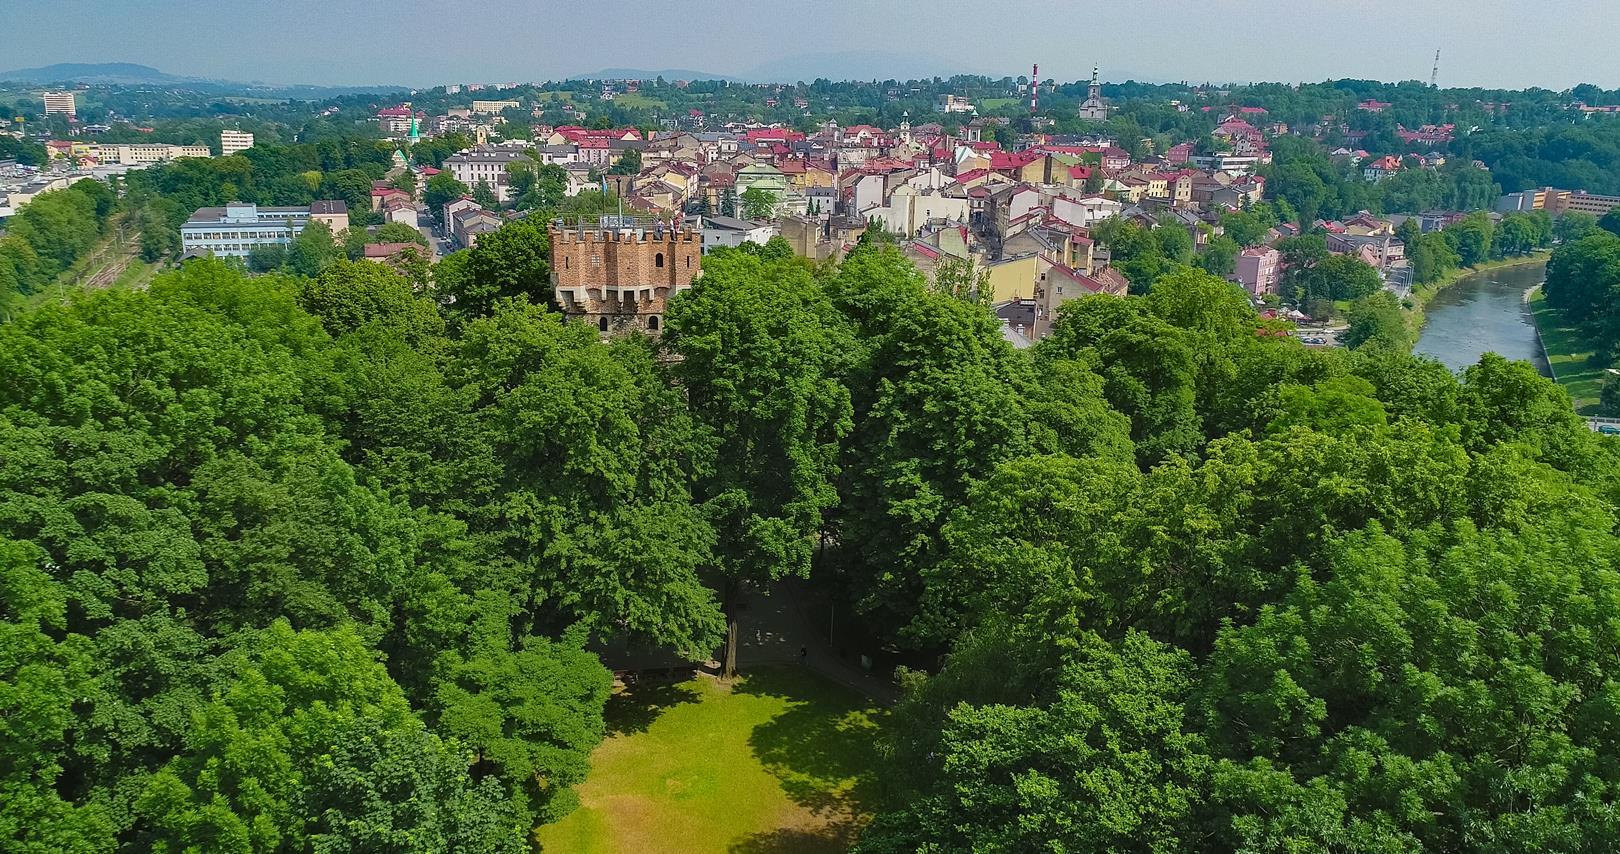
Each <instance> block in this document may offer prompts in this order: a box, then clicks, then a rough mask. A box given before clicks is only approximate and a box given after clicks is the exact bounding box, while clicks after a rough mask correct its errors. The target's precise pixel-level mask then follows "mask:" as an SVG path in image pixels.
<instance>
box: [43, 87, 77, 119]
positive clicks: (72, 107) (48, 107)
mask: <svg viewBox="0 0 1620 854" xmlns="http://www.w3.org/2000/svg"><path fill="white" fill-rule="evenodd" d="M40 98H41V100H43V101H44V102H45V115H47V116H49V115H52V114H56V113H60V114H62V115H65V116H76V115H78V113H79V111H78V107H77V104H76V103H75V101H74V98H73V93H72V92H46V93H45V94H43V95H41V96H40Z"/></svg>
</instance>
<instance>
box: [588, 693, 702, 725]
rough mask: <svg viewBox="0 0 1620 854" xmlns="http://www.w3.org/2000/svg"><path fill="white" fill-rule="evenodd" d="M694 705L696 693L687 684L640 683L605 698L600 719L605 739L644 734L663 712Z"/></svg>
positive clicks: (696, 697)
mask: <svg viewBox="0 0 1620 854" xmlns="http://www.w3.org/2000/svg"><path fill="white" fill-rule="evenodd" d="M697 701H698V693H697V691H696V690H695V689H694V688H693V687H692V685H691V684H690V683H681V682H675V683H672V682H644V683H642V684H639V685H632V686H630V687H627V688H625V689H624V690H623V691H620V692H619V693H617V694H614V695H613V696H611V697H609V698H608V701H607V709H606V710H605V711H604V713H603V717H604V719H605V721H606V723H607V732H608V735H627V734H632V733H638V732H646V731H647V728H648V727H650V726H652V723H653V721H656V720H658V717H659V716H660V715H662V714H663V713H664V712H666V711H669V710H670V709H671V708H674V707H675V706H679V705H682V704H684V703H696V702H697Z"/></svg>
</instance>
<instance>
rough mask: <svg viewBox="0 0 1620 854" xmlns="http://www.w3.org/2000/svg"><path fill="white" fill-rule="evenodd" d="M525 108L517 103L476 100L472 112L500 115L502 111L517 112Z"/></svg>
mask: <svg viewBox="0 0 1620 854" xmlns="http://www.w3.org/2000/svg"><path fill="white" fill-rule="evenodd" d="M521 106H523V105H522V104H519V103H518V102H516V101H506V100H499V101H497V100H489V101H483V100H476V101H473V102H472V111H473V112H475V113H498V112H500V111H502V110H515V109H517V108H518V107H521Z"/></svg>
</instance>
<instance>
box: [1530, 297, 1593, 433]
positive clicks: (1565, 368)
mask: <svg viewBox="0 0 1620 854" xmlns="http://www.w3.org/2000/svg"><path fill="white" fill-rule="evenodd" d="M1526 302H1528V303H1529V305H1530V317H1531V319H1532V320H1534V321H1535V324H1536V335H1537V336H1539V337H1540V339H1541V349H1542V352H1544V353H1546V355H1547V366H1548V367H1549V368H1551V369H1552V375H1553V379H1554V380H1556V381H1557V382H1558V384H1559V385H1561V386H1563V387H1564V390H1565V391H1567V392H1569V397H1570V399H1571V400H1572V401H1574V403H1575V411H1576V412H1578V413H1580V414H1582V415H1595V414H1597V409H1598V398H1599V395H1601V394H1602V392H1603V377H1604V371H1603V369H1602V368H1600V367H1597V366H1595V365H1593V364H1592V362H1591V358H1592V355H1593V353H1595V352H1596V349H1597V348H1595V347H1593V346H1592V344H1591V343H1590V342H1589V341H1588V340H1587V338H1586V335H1585V334H1584V333H1583V332H1582V331H1581V329H1580V327H1578V326H1575V325H1574V324H1571V323H1569V322H1568V321H1566V320H1565V319H1564V318H1563V316H1562V315H1561V314H1559V313H1558V311H1557V310H1556V309H1554V308H1552V307H1551V306H1549V305H1547V294H1546V293H1545V292H1544V291H1543V289H1542V288H1540V287H1537V288H1536V289H1535V290H1534V291H1532V292H1531V293H1530V294H1529V295H1528V297H1527V299H1526Z"/></svg>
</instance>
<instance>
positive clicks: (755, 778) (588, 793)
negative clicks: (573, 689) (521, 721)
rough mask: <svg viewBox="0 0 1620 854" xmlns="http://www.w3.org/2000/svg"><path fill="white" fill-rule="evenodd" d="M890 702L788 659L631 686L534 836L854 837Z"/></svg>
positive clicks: (805, 845)
mask: <svg viewBox="0 0 1620 854" xmlns="http://www.w3.org/2000/svg"><path fill="white" fill-rule="evenodd" d="M885 715H886V712H884V711H881V710H879V709H878V708H877V707H876V705H875V704H873V703H871V702H870V701H868V700H867V699H866V698H864V697H861V696H860V695H858V694H855V693H853V692H850V691H848V690H847V689H845V688H843V687H841V686H838V685H834V684H832V683H830V682H826V681H823V680H822V679H820V678H819V677H816V676H814V675H812V674H810V673H808V672H806V671H803V670H800V669H798V668H794V667H782V668H761V669H760V670H758V671H755V672H753V673H750V674H748V675H747V676H745V677H743V678H742V679H739V680H738V681H737V682H736V683H734V684H732V685H726V684H723V683H721V682H719V681H717V680H714V679H712V678H709V677H699V678H697V679H695V680H692V681H689V682H683V683H680V684H678V685H642V686H637V687H636V688H633V689H630V690H628V691H625V692H623V693H620V694H616V695H615V696H614V697H613V699H611V700H610V701H609V702H608V710H607V723H608V733H609V734H608V738H607V740H606V741H604V742H602V744H601V746H599V747H598V748H597V749H596V751H595V752H594V753H593V754H591V772H590V776H589V777H588V778H586V780H585V782H584V784H583V785H581V786H580V787H579V795H580V807H579V809H577V810H575V811H574V812H573V813H572V814H571V815H569V816H568V817H567V818H565V819H563V820H562V821H560V822H558V823H556V824H553V825H547V826H545V827H541V828H539V829H537V830H536V831H535V837H536V839H537V840H538V841H539V842H540V844H541V846H542V848H543V850H545V851H547V852H553V851H556V852H570V854H573V853H574V852H579V853H580V854H586V853H587V852H634V854H653V852H658V854H666V852H667V854H681V852H712V851H745V852H752V851H757V852H766V851H784V852H785V851H795V852H809V854H815V852H822V851H825V852H835V851H844V850H847V849H848V847H849V845H850V843H851V841H852V840H853V838H854V835H855V833H856V831H858V830H859V829H860V827H861V826H862V825H864V824H865V823H866V821H867V820H868V819H869V818H870V815H871V810H872V809H873V803H874V795H873V791H872V789H873V786H874V783H873V774H874V771H875V767H876V764H877V762H878V754H877V749H876V748H877V739H878V735H879V727H880V726H881V725H882V722H883V720H884V716H885Z"/></svg>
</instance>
